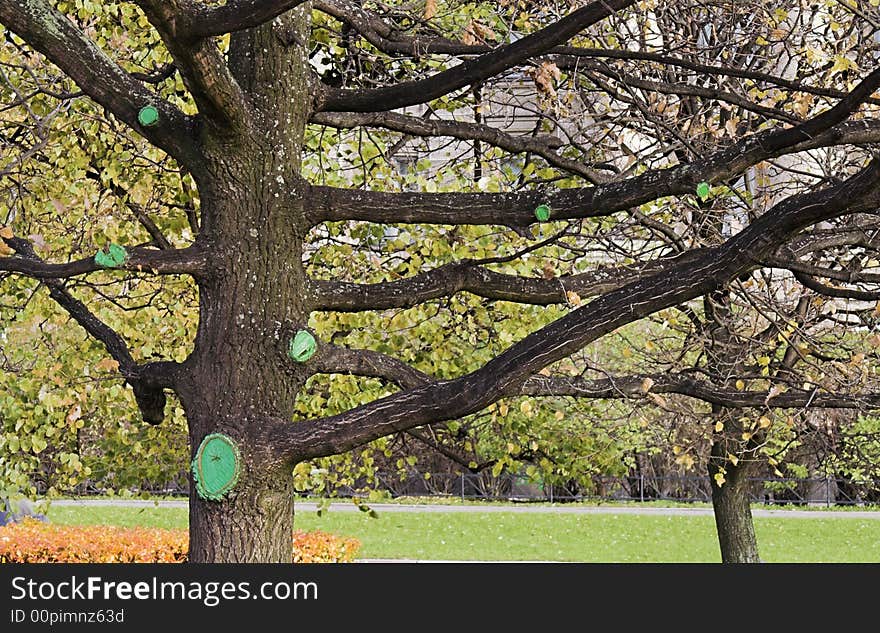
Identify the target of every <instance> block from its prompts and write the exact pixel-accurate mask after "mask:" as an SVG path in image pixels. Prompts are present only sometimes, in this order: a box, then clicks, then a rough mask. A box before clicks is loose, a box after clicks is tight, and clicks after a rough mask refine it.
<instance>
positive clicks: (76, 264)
mask: <svg viewBox="0 0 880 633" xmlns="http://www.w3.org/2000/svg"><path fill="white" fill-rule="evenodd" d="M3 241H4V242H5V243H6V244H7V245H8V246H10V247H11V248H13V249H15V250H16V251H18V252H22V249H23V248H26V247H27V246H29V244H28V243H27V242H26V241H25V240H23V239H21V238H17V237H13V238H11V239H4V240H3ZM127 253H128V257H127V259H126V260H125V261H124V262H123V263H122V264H120V265H119V266H118V267H117V268H116V269H115V270H127V271H130V272H144V273H153V274H156V275H193V276H194V277H198V276H199V275H200V274H201V273H203V272H204V271H205V269H206V265H207V264H206V261H207V260H206V257H205V254H204V252H203V251H202V250H200V249H198V248H195V247H189V248H183V249H170V250H155V249H150V248H132V249H130V250H128V251H127ZM99 270H106V268H104V267H102V266H99V265H98V264H97V263H96V262H95V258H94V257H87V258H85V259H79V260H76V261H72V262H68V263H66V264H52V263H48V262H44V261H42V260H40V259H33V258H29V257H21V256H19V257H2V258H0V271H7V272H14V273H20V274H22V275H26V276H28V277H33V278H35V279H64V278H68V277H76V276H78V275H85V274H88V273H93V272H97V271H99Z"/></svg>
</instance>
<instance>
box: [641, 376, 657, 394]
mask: <svg viewBox="0 0 880 633" xmlns="http://www.w3.org/2000/svg"><path fill="white" fill-rule="evenodd" d="M653 386H654V380H653V379H652V378H645V379H644V380H643V381H642V393H648V392H649V391H651V387H653Z"/></svg>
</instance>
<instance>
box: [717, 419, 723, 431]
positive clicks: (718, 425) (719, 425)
mask: <svg viewBox="0 0 880 633" xmlns="http://www.w3.org/2000/svg"><path fill="white" fill-rule="evenodd" d="M723 430H724V422H722V421H721V420H718V422H716V423H715V432H716V433H721V431H723Z"/></svg>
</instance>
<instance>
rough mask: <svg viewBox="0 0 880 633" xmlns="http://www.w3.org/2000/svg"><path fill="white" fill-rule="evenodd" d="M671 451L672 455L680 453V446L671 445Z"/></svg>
mask: <svg viewBox="0 0 880 633" xmlns="http://www.w3.org/2000/svg"><path fill="white" fill-rule="evenodd" d="M672 453H673V455H678V454H679V453H681V446H673V447H672Z"/></svg>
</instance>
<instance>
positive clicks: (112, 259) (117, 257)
mask: <svg viewBox="0 0 880 633" xmlns="http://www.w3.org/2000/svg"><path fill="white" fill-rule="evenodd" d="M127 259H128V252H126V250H125V248H123V247H122V246H120V245H119V244H111V245H110V247H109V248H108V249H107V251H106V252H105V251H104V250H100V251H98V252H97V253H95V263H96V264H97V265H98V266H100V267H101V268H119V267H120V266H122V265H123V264H124V263H125V260H127Z"/></svg>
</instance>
